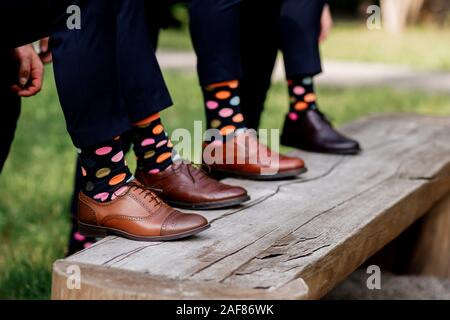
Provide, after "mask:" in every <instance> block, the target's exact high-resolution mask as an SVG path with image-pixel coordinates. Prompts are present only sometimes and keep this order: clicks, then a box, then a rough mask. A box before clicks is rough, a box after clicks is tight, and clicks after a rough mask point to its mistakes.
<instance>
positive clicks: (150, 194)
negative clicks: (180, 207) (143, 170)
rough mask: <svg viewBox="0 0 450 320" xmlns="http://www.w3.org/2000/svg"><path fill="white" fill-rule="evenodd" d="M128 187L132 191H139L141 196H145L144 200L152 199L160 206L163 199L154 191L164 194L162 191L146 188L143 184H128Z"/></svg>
mask: <svg viewBox="0 0 450 320" xmlns="http://www.w3.org/2000/svg"><path fill="white" fill-rule="evenodd" d="M128 187H130V189H131V190H133V189H134V190H139V191H140V192H139V195H144V199H146V198H147V197H150V199H151V201H154V202H155V203H156V205H160V204H161V203H162V202H161V199H159V197H158V196H157V195H156V194H155V193H154V191H157V192H162V190H161V189H157V188H153V187H146V186H143V185H141V184H137V183H135V182H130V183H129V184H128Z"/></svg>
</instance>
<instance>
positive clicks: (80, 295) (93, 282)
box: [52, 260, 308, 300]
mask: <svg viewBox="0 0 450 320" xmlns="http://www.w3.org/2000/svg"><path fill="white" fill-rule="evenodd" d="M72 265H73V263H70V262H68V261H62V260H58V261H56V262H55V264H54V265H53V279H52V298H53V299H54V300H67V299H80V300H81V299H83V300H87V299H95V300H111V299H117V300H144V299H145V300H148V299H158V300H164V299H172V300H175V299H176V300H193V299H202V298H205V297H209V299H217V298H221V299H242V300H245V299H246V300H267V299H292V297H296V298H297V299H302V298H304V297H305V296H306V294H307V292H308V288H307V286H306V284H305V283H304V282H303V280H301V279H299V280H298V281H296V282H294V283H292V284H291V285H290V286H288V287H285V288H283V289H277V290H275V289H274V290H269V291H268V290H263V289H251V288H247V287H240V286H232V287H231V286H228V285H225V284H220V283H216V284H211V283H198V282H193V281H186V280H185V281H179V280H172V279H167V278H164V277H159V276H158V277H154V276H150V275H148V274H142V273H136V272H132V271H127V270H120V269H117V268H105V267H99V266H95V265H89V264H80V263H77V266H78V267H79V268H80V277H81V279H82V280H81V281H82V284H81V287H80V288H79V289H72V290H69V289H68V286H67V270H68V269H69V268H70V267H71V266H72Z"/></svg>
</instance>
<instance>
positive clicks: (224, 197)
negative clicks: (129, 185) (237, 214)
mask: <svg viewBox="0 0 450 320" xmlns="http://www.w3.org/2000/svg"><path fill="white" fill-rule="evenodd" d="M136 179H138V180H139V182H140V183H142V184H143V185H145V186H147V187H150V188H152V189H154V192H155V193H156V194H157V195H158V196H159V197H160V198H161V199H163V200H164V201H165V202H166V203H168V204H170V205H172V206H175V207H181V208H188V209H219V208H226V207H231V206H236V205H239V204H241V203H243V202H245V201H247V200H249V199H250V197H249V196H248V194H247V191H246V190H245V189H244V188H241V187H234V186H230V185H227V184H224V183H221V182H219V181H217V180H215V179H213V178H211V177H208V176H207V175H206V173H205V172H203V171H202V170H201V169H200V168H196V167H194V166H193V165H192V164H188V163H183V162H178V163H174V164H173V165H172V166H171V167H169V168H167V169H166V170H164V171H163V172H160V173H157V174H148V173H146V172H142V171H136ZM157 189H160V190H157Z"/></svg>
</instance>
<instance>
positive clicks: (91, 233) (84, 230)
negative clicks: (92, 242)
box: [78, 222, 108, 238]
mask: <svg viewBox="0 0 450 320" xmlns="http://www.w3.org/2000/svg"><path fill="white" fill-rule="evenodd" d="M78 232H79V233H80V234H81V235H83V236H85V237H95V238H105V237H106V236H107V235H108V233H107V232H106V230H105V229H102V228H100V227H95V226H90V225H87V224H84V223H82V222H78Z"/></svg>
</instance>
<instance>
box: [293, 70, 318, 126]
mask: <svg viewBox="0 0 450 320" xmlns="http://www.w3.org/2000/svg"><path fill="white" fill-rule="evenodd" d="M288 86H289V96H290V107H289V114H288V117H289V119H291V120H292V121H297V120H298V119H300V117H301V116H302V115H304V114H305V112H306V111H308V110H311V109H317V106H316V94H315V93H314V81H313V78H312V77H310V76H298V77H293V78H290V79H288Z"/></svg>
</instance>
